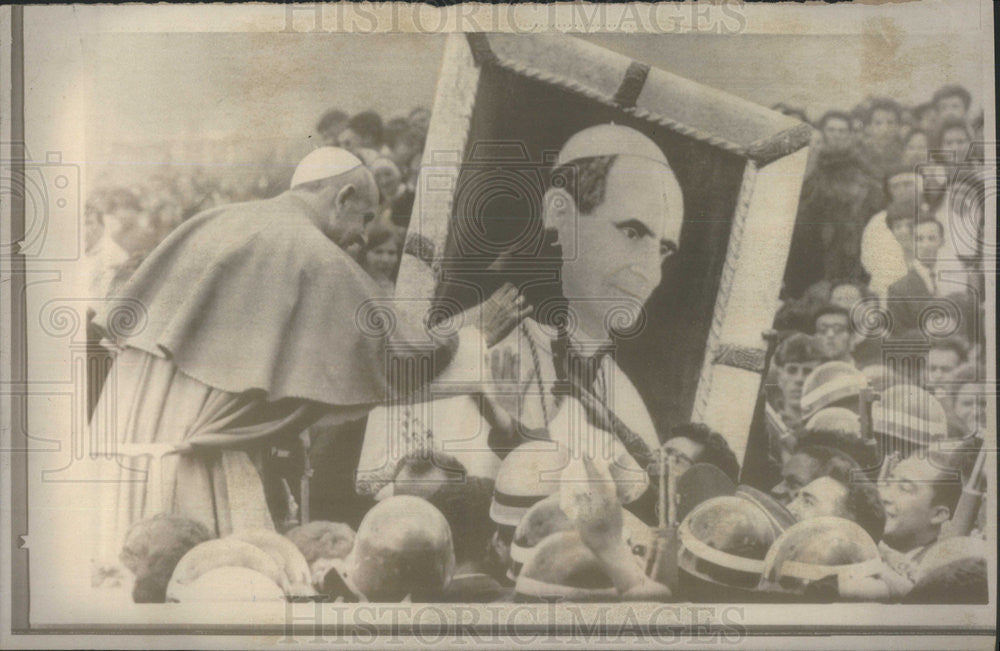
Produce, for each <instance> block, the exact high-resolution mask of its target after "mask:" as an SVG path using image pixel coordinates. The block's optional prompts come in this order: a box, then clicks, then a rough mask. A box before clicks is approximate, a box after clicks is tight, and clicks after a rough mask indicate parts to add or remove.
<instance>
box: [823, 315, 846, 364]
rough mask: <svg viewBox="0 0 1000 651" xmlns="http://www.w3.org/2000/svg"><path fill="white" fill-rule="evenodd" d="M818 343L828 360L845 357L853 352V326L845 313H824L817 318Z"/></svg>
mask: <svg viewBox="0 0 1000 651" xmlns="http://www.w3.org/2000/svg"><path fill="white" fill-rule="evenodd" d="M816 343H817V345H818V346H819V349H820V351H821V352H822V353H823V357H824V358H825V359H828V360H839V359H845V358H847V357H849V356H850V354H851V328H850V324H849V323H848V319H847V317H846V316H845V315H843V314H824V315H822V316H820V317H819V318H818V319H816Z"/></svg>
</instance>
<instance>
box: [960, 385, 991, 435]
mask: <svg viewBox="0 0 1000 651" xmlns="http://www.w3.org/2000/svg"><path fill="white" fill-rule="evenodd" d="M952 409H953V410H954V412H955V416H957V417H958V419H959V420H961V421H962V422H963V423H964V424H965V427H966V429H967V430H968V431H970V432H975V431H978V430H979V429H980V428H981V427H983V426H984V425H985V424H986V399H985V396H983V394H982V393H981V392H980V390H979V388H978V387H977V386H976V385H975V384H973V383H969V384H963V385H962V386H961V388H959V390H958V394H957V395H956V396H955V401H954V402H953V403H952Z"/></svg>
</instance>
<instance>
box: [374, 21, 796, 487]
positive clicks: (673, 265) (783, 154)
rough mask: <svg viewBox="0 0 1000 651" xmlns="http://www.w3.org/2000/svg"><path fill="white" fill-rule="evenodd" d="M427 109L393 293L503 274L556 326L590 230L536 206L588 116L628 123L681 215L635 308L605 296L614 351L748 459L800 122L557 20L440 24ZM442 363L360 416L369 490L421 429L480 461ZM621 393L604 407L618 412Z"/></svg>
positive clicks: (457, 290) (656, 391) (443, 308)
mask: <svg viewBox="0 0 1000 651" xmlns="http://www.w3.org/2000/svg"><path fill="white" fill-rule="evenodd" d="M432 116H433V117H432V119H431V123H430V128H429V133H428V140H427V145H426V148H425V150H424V156H423V160H422V164H421V172H420V182H419V188H418V191H417V196H416V200H415V202H414V209H413V214H412V218H411V221H410V226H409V230H408V233H407V238H406V246H405V253H404V255H403V260H402V263H401V267H400V273H399V280H398V283H397V287H396V295H395V303H396V307H397V308H398V309H401V310H414V309H416V310H418V311H423V312H424V314H425V315H435V314H437V315H446V316H451V317H454V316H455V315H456V314H469V312H466V311H467V310H469V309H471V308H473V307H475V306H476V305H477V304H479V303H480V302H482V301H483V299H484V298H485V297H488V296H490V295H491V294H492V293H493V292H494V291H495V290H496V289H497V288H499V287H501V286H502V285H503V284H504V283H510V284H512V285H513V286H515V287H517V288H518V290H519V291H520V292H521V293H522V295H523V296H524V297H525V298H526V300H527V301H528V302H529V303H530V304H531V305H532V306H533V308H534V313H533V315H532V321H533V322H537V323H538V324H540V325H541V326H542V327H543V328H544V327H546V326H548V327H550V328H554V329H555V330H553V331H558V330H559V329H560V328H564V327H565V326H566V324H567V322H569V323H570V324H572V322H573V320H574V314H573V301H572V300H570V301H569V307H568V308H567V301H566V300H565V299H564V297H562V294H563V292H562V289H563V283H564V281H568V279H567V278H566V276H565V274H566V273H568V272H567V271H566V265H567V264H568V263H567V261H568V260H570V259H572V260H574V264H576V265H577V266H580V265H583V266H587V265H588V264H590V261H588V260H586V259H578V258H579V256H583V255H585V251H586V250H587V247H586V246H584V245H583V244H582V243H581V242H580V241H578V240H576V239H574V238H570V239H571V240H573V241H570V242H567V241H565V240H566V239H567V238H566V237H565V236H564V237H563V238H562V239H561V240H560V241H558V242H554V238H553V235H552V230H551V229H550V228H549V227H548V225H547V224H546V223H545V218H544V216H543V213H545V211H546V206H545V205H544V204H545V202H546V196H547V195H546V193H547V192H548V190H549V189H551V188H552V187H556V186H560V185H561V184H565V183H568V182H567V181H566V180H565V179H563V178H557V177H556V175H553V173H552V171H553V169H554V168H555V167H558V163H559V161H558V157H559V152H560V150H561V148H563V147H564V146H565V145H566V143H567V141H568V140H570V139H571V138H572V137H573V136H574V134H578V133H580V132H582V131H584V130H586V129H588V128H592V127H595V126H597V125H616V126H618V127H624V128H626V129H628V130H630V131H635V132H638V133H640V134H642V135H643V136H644V137H645V139H648V140H649V141H652V143H655V146H656V147H657V148H658V149H659V150H660V151H662V153H663V155H664V156H665V157H666V160H667V165H668V166H669V168H670V170H671V171H672V173H673V175H674V177H675V178H676V182H677V183H678V184H679V186H680V188H681V191H682V194H683V222H682V224H680V232H679V238H677V241H676V242H674V243H673V244H674V245H675V246H674V247H672V248H675V249H676V250H675V251H672V255H670V256H669V257H667V258H666V259H665V260H663V262H662V267H661V268H660V270H659V271H660V273H659V282H658V284H656V286H655V289H653V290H652V292H651V294H650V295H649V296H648V298H646V297H641V299H645V300H644V302H643V305H642V307H641V310H639V314H637V315H633V316H634V317H635V318H632V317H629V316H627V315H624V314H623V311H622V310H620V309H619V308H621V305H616V304H615V302H614V301H610V302H608V304H607V305H606V306H605V311H606V317H607V321H608V322H609V323H610V324H611V331H612V333H613V336H612V347H613V349H614V353H613V356H614V365H615V368H616V369H618V370H620V371H621V372H622V373H623V374H624V376H625V378H627V382H626V381H625V380H622V382H621V384H628V385H629V388H630V389H631V388H633V387H634V389H635V392H634V393H637V394H638V396H639V398H640V401H641V402H640V403H639V404H641V405H642V406H643V407H644V409H645V410H646V411H648V415H649V421H651V423H652V427H653V428H654V429H655V430H656V431H657V432H665V431H666V430H668V429H669V428H670V427H671V426H672V425H674V424H677V423H680V422H683V421H689V420H691V421H697V422H703V423H705V424H707V425H709V426H710V427H712V428H713V429H716V430H717V431H719V432H721V433H722V434H723V435H724V436H725V437H726V438H727V439H728V441H729V442H730V445H731V446H732V447H733V449H734V452H735V453H736V455H737V458H740V459H742V458H743V455H744V453H745V450H746V439H747V436H748V431H749V429H750V424H751V419H752V417H753V412H754V407H755V404H756V401H757V395H758V390H759V387H760V382H761V373H762V371H763V368H764V362H765V358H766V342H765V339H764V337H763V333H764V331H765V330H766V329H767V328H768V327H769V326H770V324H771V319H772V317H773V314H774V312H775V310H776V308H777V305H778V296H779V291H780V282H781V280H780V279H781V277H782V273H783V270H784V266H785V262H786V257H787V253H788V248H789V243H790V238H791V233H792V227H793V223H794V220H795V214H796V209H797V204H798V197H799V190H800V186H801V182H802V177H803V173H804V169H805V164H806V153H807V152H806V146H807V144H808V142H809V139H810V128H809V127H808V126H807V125H805V124H803V123H800V122H798V121H797V120H795V119H793V118H789V117H787V116H785V115H782V114H780V113H777V112H775V111H771V110H768V109H765V108H763V107H761V106H758V105H755V104H752V103H750V102H746V101H743V100H741V99H739V98H737V97H734V96H732V95H729V94H727V93H724V92H721V91H719V90H715V89H712V88H709V87H707V86H704V85H702V84H699V83H696V82H693V81H690V80H688V79H684V78H681V77H679V76H676V75H673V74H671V73H669V72H667V71H665V70H660V69H657V68H651V67H649V66H647V65H645V64H643V63H641V62H637V61H632V60H630V59H629V58H627V57H624V56H621V55H619V54H616V53H614V52H612V51H609V50H606V49H604V48H601V47H599V46H596V45H593V44H590V43H587V42H584V41H581V40H579V39H575V38H572V37H569V36H564V35H509V34H453V35H451V36H450V37H449V41H448V44H447V47H446V52H445V57H444V63H443V67H442V70H441V74H440V77H439V81H438V88H437V94H436V98H435V103H434V109H433V114H432ZM569 183H570V184H572V183H573V182H572V180H571V181H569ZM574 187H575V185H574ZM636 191H637V192H640V191H641V188H639V189H638V190H636ZM573 199H574V201H577V202H578V200H579V199H580V198H579V197H574V198H573ZM622 219H625V216H623V218H622ZM580 237H582V236H580ZM598 280H599V279H598ZM602 292H603V290H602V288H601V287H599V286H595V287H594V289H593V293H592V294H591V295H590V296H588V297H587V300H589V301H591V302H595V301H596V302H598V303H599V302H601V301H602V300H604V299H605V298H606V296H605V294H604V293H602ZM579 293H580V292H579V289H578V290H577V298H579ZM624 312H627V310H625V311H624ZM425 318H426V316H425ZM431 318H433V317H431ZM616 320H618V321H619V323H616ZM459 325H460V324H459ZM616 326H617V327H616ZM543 338H544V335H543ZM542 348H545V346H544V345H543V346H542ZM481 352H482V355H480V356H479V358H478V359H481V360H489V359H490V351H488V350H483V351H481ZM519 352H520V353H521V354H520V357H521V361H519V363H520V364H522V365H528V366H530V364H529V362H525V361H524V360H525V359H528V358H534V359H531V360H529V361H530V363H531V364H534V366H535V367H536V370H538V368H539V364H538V362H537V358H538V356H539V353H538V351H537V350H534V348H532V350H530V351H528V350H525V349H523V346H522V349H520V350H519ZM546 353H548V354H551V353H552V350H551V349H545V350H543V351H541V356H542V357H544V356H545V355H546ZM494 359H495V356H494ZM473 365H474V366H475V364H473ZM491 372H492V375H493V378H494V379H496V369H495V368H494V369H493V370H492V371H490V370H485V369H482V368H476V369H471V370H470V369H466V375H467V377H465V378H463V380H469V379H470V377H471V376H475V377H474V378H472V379H480V380H481V379H483V378H484V377H485V376H486V375H489V374H490V373H491ZM530 374H531V373H530V371H529V372H528V375H530ZM445 375H446V376H447V377H441V378H438V380H437V381H436V382H435V383H433V384H432V385H431V395H430V396H429V397H430V398H431V399H430V400H425V401H423V402H421V403H420V404H414V403H413V401H409V402H401V403H398V404H397V403H391V404H389V405H388V406H387V407H386V408H384V409H380V410H377V411H376V412H375V413H373V414H372V416H371V417H370V418H369V423H368V431H367V435H366V440H365V445H364V449H363V451H362V454H361V462H360V465H359V468H358V476H357V480H358V481H357V484H358V488H359V490H360V491H362V492H372V491H376V490H378V488H379V487H380V486H381V485H383V484H384V483H385V482H386V481H387V480H388V479H389V478H391V473H392V469H393V468H394V467H395V462H396V461H397V460H398V459H399V458H400V457H401V456H403V455H405V454H406V453H407V451H408V450H410V449H412V447H413V446H415V445H424V442H422V441H418V442H416V443H414V437H415V436H416V437H417V438H419V437H420V436H421V433H423V434H424V435H427V434H430V436H432V437H433V439H434V441H435V445H439V446H443V447H444V448H445V449H446V451H448V452H450V453H452V454H454V456H457V457H458V458H459V459H460V460H461V461H462V462H463V463H464V465H465V466H466V469H467V470H469V471H470V472H474V473H477V472H483V473H487V474H488V473H489V472H490V471H491V463H490V462H489V459H491V455H490V454H489V452H488V451H487V452H485V453H484V448H483V445H482V442H483V441H484V440H485V438H484V437H485V436H486V433H485V430H488V429H489V427H488V426H487V425H482V424H477V417H476V412H477V411H482V410H481V409H479V410H477V409H475V408H474V407H473V406H472V405H470V404H468V402H465V403H462V404H461V405H460V406H458V408H457V409H458V410H457V411H455V408H456V407H455V404H454V402H455V400H457V399H458V398H456V396H460V395H462V394H464V393H468V391H469V390H468V382H466V381H457V382H456V381H453V378H451V377H450V376H448V374H445ZM538 375H539V376H542V375H544V373H539V374H538ZM523 379H524V377H522V380H523ZM620 393H624V392H620ZM449 400H451V403H450V404H449V407H448V408H447V409H442V408H441V404H442V403H447V402H448V401H449ZM541 405H542V407H543V411H544V406H545V402H544V400H542V401H541ZM627 405H628V401H625V403H624V404H622V405H621V406H613V407H612V411H613V412H618V413H617V415H618V416H620V417H622V418H625V419H626V420H627V419H628V413H626V412H629V411H631V410H632V409H633V408H632V407H629V406H627ZM557 408H558V404H556V405H554V406H553V409H552V410H550V411H554V410H555V409H557ZM636 410H641V408H639V407H636ZM414 411H418V412H419V416H418V417H416V418H415V417H414ZM551 418H552V415H551V413H548V414H546V417H545V418H543V419H542V424H543V425H547V424H548V422H549V421H550V420H551ZM463 450H464V451H468V452H470V454H468V455H465V456H463V455H462V451H463ZM473 452H474V453H476V454H479V456H478V457H475V458H474V455H473ZM483 454H485V456H483ZM477 459H478V460H477ZM483 459H486V461H483ZM492 470H493V471H495V466H493V467H492Z"/></svg>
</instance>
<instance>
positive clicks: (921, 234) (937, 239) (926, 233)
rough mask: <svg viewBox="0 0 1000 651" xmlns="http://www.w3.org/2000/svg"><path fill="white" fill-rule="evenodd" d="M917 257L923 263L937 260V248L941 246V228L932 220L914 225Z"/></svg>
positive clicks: (931, 262)
mask: <svg viewBox="0 0 1000 651" xmlns="http://www.w3.org/2000/svg"><path fill="white" fill-rule="evenodd" d="M915 229H916V237H915V241H916V251H917V258H918V259H919V260H920V261H922V262H925V263H929V264H933V263H934V262H936V261H937V254H938V249H940V248H941V228H940V225H939V224H938V223H937V222H936V221H934V220H928V221H925V222H920V223H919V224H917V225H916V227H915Z"/></svg>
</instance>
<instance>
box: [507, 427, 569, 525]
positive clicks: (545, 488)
mask: <svg viewBox="0 0 1000 651" xmlns="http://www.w3.org/2000/svg"><path fill="white" fill-rule="evenodd" d="M568 463H569V453H568V452H567V451H566V446H565V445H562V444H560V443H557V442H554V441H529V442H527V443H523V444H521V445H519V446H517V447H516V448H514V449H513V450H511V452H510V454H508V455H507V457H506V458H505V459H504V460H503V463H502V464H500V470H499V472H498V473H497V478H496V483H495V484H494V486H493V502H492V503H491V504H490V519H492V520H493V521H494V522H496V523H497V524H500V525H506V526H509V527H516V526H517V525H518V523H519V522H520V521H521V518H522V517H524V514H525V513H527V511H528V509H529V508H530V507H531V506H532V505H533V504H535V502H538V501H540V500H542V499H544V498H546V497H548V496H549V495H551V494H552V493H554V492H556V490H558V488H559V480H560V473H561V472H562V470H563V468H565V467H566V465H567V464H568Z"/></svg>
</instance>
